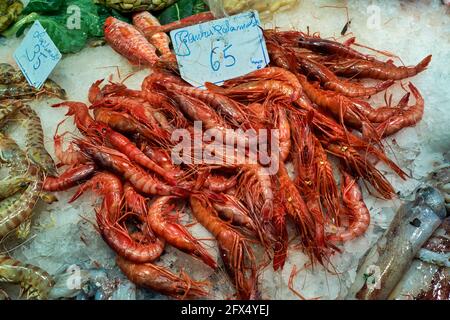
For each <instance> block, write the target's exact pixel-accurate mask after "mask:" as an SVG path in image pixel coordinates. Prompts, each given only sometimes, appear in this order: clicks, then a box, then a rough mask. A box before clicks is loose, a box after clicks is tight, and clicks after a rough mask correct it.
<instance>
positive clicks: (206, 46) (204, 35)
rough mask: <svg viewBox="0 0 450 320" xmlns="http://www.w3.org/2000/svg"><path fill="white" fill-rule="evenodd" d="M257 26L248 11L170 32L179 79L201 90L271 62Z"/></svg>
mask: <svg viewBox="0 0 450 320" xmlns="http://www.w3.org/2000/svg"><path fill="white" fill-rule="evenodd" d="M260 24H261V23H260V20H259V16H258V12H256V11H250V12H245V13H241V14H238V15H235V16H231V17H227V18H223V19H219V20H214V21H210V22H205V23H201V24H197V25H193V26H190V27H187V28H182V29H177V30H173V31H171V32H170V37H171V38H172V43H173V46H174V49H175V54H176V56H177V61H178V65H179V67H180V73H181V76H182V78H183V79H184V80H186V81H187V82H189V83H190V84H192V85H193V86H196V87H202V86H203V85H204V83H205V82H212V83H215V84H221V83H222V82H224V81H226V80H229V79H232V78H236V77H239V76H242V75H245V74H247V73H250V72H252V71H255V70H257V69H261V68H264V67H265V66H266V65H267V64H268V63H269V61H270V60H269V54H268V53H267V48H266V43H265V40H264V37H263V33H262V30H261V28H260Z"/></svg>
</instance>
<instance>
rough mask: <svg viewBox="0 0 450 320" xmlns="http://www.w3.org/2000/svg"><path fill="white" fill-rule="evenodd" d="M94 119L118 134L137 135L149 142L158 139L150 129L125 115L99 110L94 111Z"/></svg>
mask: <svg viewBox="0 0 450 320" xmlns="http://www.w3.org/2000/svg"><path fill="white" fill-rule="evenodd" d="M94 117H95V120H96V121H98V122H103V123H104V124H107V125H108V126H110V127H111V128H113V129H114V130H117V131H119V132H123V133H128V134H134V133H139V134H141V135H142V136H144V137H145V138H147V139H150V140H155V139H156V140H157V139H158V138H159V137H156V136H155V134H154V132H153V131H152V130H150V128H148V127H147V126H145V125H144V124H142V123H140V122H139V121H137V120H135V119H134V118H132V117H131V116H129V115H128V114H125V113H121V112H115V111H111V110H108V109H104V108H99V109H95V110H94Z"/></svg>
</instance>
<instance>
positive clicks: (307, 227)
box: [277, 163, 322, 262]
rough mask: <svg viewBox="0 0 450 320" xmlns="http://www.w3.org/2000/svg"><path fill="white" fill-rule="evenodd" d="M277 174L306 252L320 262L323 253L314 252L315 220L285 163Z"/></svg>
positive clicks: (282, 192)
mask: <svg viewBox="0 0 450 320" xmlns="http://www.w3.org/2000/svg"><path fill="white" fill-rule="evenodd" d="M277 176H278V181H279V190H280V197H281V199H282V202H283V203H284V205H285V208H286V213H287V214H288V215H289V216H290V217H291V218H292V219H293V220H294V222H295V224H296V226H297V228H298V230H299V233H300V240H301V243H302V246H303V249H304V250H305V253H307V254H308V256H309V257H310V258H311V260H312V261H315V260H316V259H317V260H318V261H319V262H322V261H321V259H322V257H321V255H318V254H317V253H316V252H314V249H315V248H316V244H315V242H314V239H315V228H316V226H315V221H314V219H313V217H312V216H311V213H310V212H309V210H308V207H307V206H306V203H305V201H304V200H303V198H302V196H301V195H300V193H299V191H298V189H297V188H296V186H295V184H294V183H293V181H292V180H291V178H290V177H289V175H288V172H287V170H286V167H285V166H284V164H283V163H280V168H279V170H278V174H277Z"/></svg>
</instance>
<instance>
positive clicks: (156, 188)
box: [77, 140, 189, 197]
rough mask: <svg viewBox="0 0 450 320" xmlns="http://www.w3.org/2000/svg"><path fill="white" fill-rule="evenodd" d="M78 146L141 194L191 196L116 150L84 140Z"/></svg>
mask: <svg viewBox="0 0 450 320" xmlns="http://www.w3.org/2000/svg"><path fill="white" fill-rule="evenodd" d="M77 144H78V145H79V147H80V148H81V149H82V150H83V151H84V152H86V153H87V154H89V155H90V156H91V157H92V159H94V161H96V162H98V164H99V165H101V166H102V167H106V168H110V169H112V170H114V171H115V172H117V173H119V174H120V175H122V176H123V177H124V178H125V179H126V180H128V181H129V182H130V183H131V184H132V185H133V187H135V188H136V190H138V191H139V192H142V193H144V194H151V195H177V196H182V197H183V196H187V195H188V194H189V192H188V191H187V190H185V189H182V188H179V187H174V186H169V185H166V184H164V183H162V182H161V181H159V180H157V179H156V178H154V177H152V176H151V175H149V174H147V173H146V172H145V171H144V170H142V169H140V168H139V167H137V166H135V165H133V164H132V163H131V162H130V161H129V160H127V159H126V157H125V156H120V155H118V152H117V151H115V150H112V149H109V148H107V147H99V146H95V145H92V144H91V143H89V142H87V141H83V140H77Z"/></svg>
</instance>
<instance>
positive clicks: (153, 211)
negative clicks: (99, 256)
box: [147, 197, 217, 269]
mask: <svg viewBox="0 0 450 320" xmlns="http://www.w3.org/2000/svg"><path fill="white" fill-rule="evenodd" d="M173 200H174V198H173V197H159V198H157V199H156V200H155V201H154V202H153V203H152V204H151V205H150V206H149V207H148V218H147V223H148V224H149V225H150V227H151V228H152V230H153V231H154V232H155V233H156V234H157V235H158V236H160V237H162V238H163V239H165V240H166V241H167V243H169V244H170V245H172V246H174V247H175V248H177V249H179V250H181V251H183V252H185V253H187V254H190V255H192V256H194V257H197V258H199V259H201V260H202V261H203V262H204V263H205V264H206V265H208V266H210V267H211V268H213V269H216V268H217V262H216V261H215V260H214V259H213V258H212V257H211V255H210V254H209V253H208V251H206V250H205V249H204V248H203V247H202V245H201V244H200V242H199V241H198V240H197V239H195V238H194V237H193V236H192V235H191V234H190V233H189V232H188V231H187V229H186V228H185V227H184V226H182V225H181V224H178V223H176V222H174V221H171V220H170V217H165V216H164V215H166V214H167V213H168V212H170V210H171V209H172V208H173V207H171V206H170V203H171V202H172V201H173Z"/></svg>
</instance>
